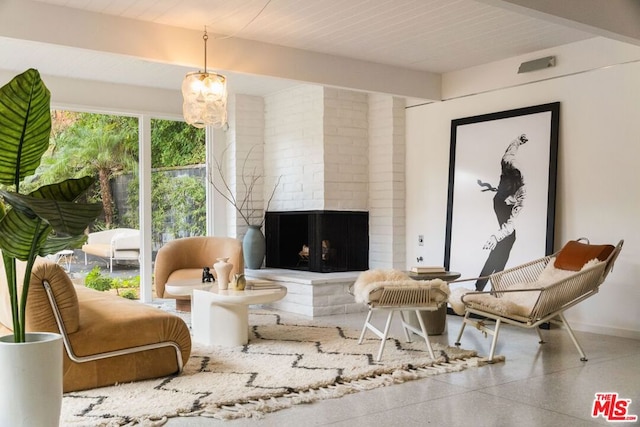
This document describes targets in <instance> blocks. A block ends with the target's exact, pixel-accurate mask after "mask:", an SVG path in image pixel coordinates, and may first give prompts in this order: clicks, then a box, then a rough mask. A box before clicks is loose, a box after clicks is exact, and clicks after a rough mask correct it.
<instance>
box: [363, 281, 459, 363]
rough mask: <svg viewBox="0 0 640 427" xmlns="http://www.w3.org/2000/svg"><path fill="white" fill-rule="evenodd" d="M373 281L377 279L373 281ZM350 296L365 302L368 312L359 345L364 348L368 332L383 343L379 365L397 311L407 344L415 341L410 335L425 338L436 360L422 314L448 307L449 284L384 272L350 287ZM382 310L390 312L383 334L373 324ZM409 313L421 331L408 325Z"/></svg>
mask: <svg viewBox="0 0 640 427" xmlns="http://www.w3.org/2000/svg"><path fill="white" fill-rule="evenodd" d="M370 273H373V274H374V276H371V275H370ZM380 274H382V275H383V276H384V275H387V277H383V279H386V280H378V281H376V280H377V279H380V278H381V277H380ZM372 277H376V278H375V279H372ZM362 279H364V280H362ZM368 279H369V280H368ZM371 280H373V281H371ZM350 292H351V293H352V294H353V295H354V296H355V297H356V301H357V302H364V303H366V304H367V306H368V308H369V311H368V313H367V318H366V320H365V322H364V326H363V327H362V333H361V334H360V339H359V340H358V344H362V341H363V340H364V337H365V335H366V333H367V331H371V332H373V333H374V334H375V335H376V336H377V337H378V338H380V340H381V343H380V347H379V350H378V355H377V358H376V361H378V362H379V361H380V360H381V359H382V353H383V351H384V346H385V344H386V342H387V338H388V337H389V328H390V326H391V321H392V319H393V315H394V313H395V312H396V311H399V312H400V317H401V319H402V320H401V321H402V330H403V332H404V336H405V339H406V340H407V342H411V341H412V338H411V333H414V334H416V335H418V336H420V337H422V338H423V339H424V341H425V343H426V345H427V350H428V351H429V356H430V357H431V358H432V359H435V357H434V353H433V349H432V347H431V342H430V341H429V334H428V333H427V326H426V325H425V321H424V319H423V317H422V316H421V315H420V313H421V312H422V311H436V310H438V308H439V307H440V306H442V305H443V304H446V303H447V300H448V297H449V287H448V285H447V283H446V282H444V281H443V280H440V279H435V280H412V279H410V278H409V277H408V276H406V275H405V274H404V273H402V272H399V271H395V270H391V271H389V272H384V271H381V270H376V271H369V272H365V273H363V274H361V276H360V278H359V279H358V280H357V281H356V283H354V286H352V287H351V289H350ZM379 310H380V311H387V312H388V315H387V320H386V323H385V326H384V329H383V330H380V329H379V328H377V327H376V326H375V325H373V323H372V322H371V317H372V315H373V312H374V311H379ZM407 312H414V313H415V314H416V317H417V318H418V323H419V325H420V328H419V329H418V328H417V327H416V326H414V325H411V324H410V323H409V322H408V319H407V318H406V317H405V313H407Z"/></svg>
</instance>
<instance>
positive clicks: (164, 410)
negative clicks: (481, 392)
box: [61, 311, 482, 426]
mask: <svg viewBox="0 0 640 427" xmlns="http://www.w3.org/2000/svg"><path fill="white" fill-rule="evenodd" d="M281 316H282V314H281V313H274V312H269V311H252V312H251V314H250V325H252V326H251V328H252V330H251V334H250V338H249V344H247V345H246V346H240V347H232V348H223V347H205V346H201V345H198V344H195V343H194V346H193V351H192V355H191V358H190V359H189V361H188V363H187V364H186V365H185V369H184V372H183V373H182V374H180V375H176V376H171V377H165V378H159V379H155V380H148V381H141V382H136V383H129V384H120V385H116V386H113V387H104V388H99V389H93V390H86V391H81V392H72V393H67V394H65V395H64V398H63V403H62V416H61V425H62V426H122V425H143V426H160V425H163V424H165V423H166V420H167V418H170V417H177V416H206V417H215V418H220V419H232V418H240V417H260V416H262V415H263V414H264V413H266V412H272V411H276V410H279V409H283V408H287V407H290V406H291V405H294V404H298V403H309V402H313V401H316V400H320V399H329V398H335V397H340V396H343V395H345V394H348V393H354V392H357V391H361V390H366V389H372V388H376V387H381V386H387V385H392V384H394V383H398V382H404V381H407V380H413V379H419V378H424V377H427V376H431V375H437V374H440V373H445V372H454V371H460V370H463V369H465V368H467V367H472V366H479V365H481V364H482V359H480V358H478V357H477V356H476V353H475V352H474V351H467V350H461V349H458V348H456V347H442V346H439V345H437V344H435V343H434V344H433V346H434V352H435V354H436V355H437V356H438V358H437V360H432V359H431V358H430V357H429V353H428V352H427V351H426V346H425V343H424V341H422V340H419V339H415V340H414V342H413V343H405V342H404V338H403V337H398V338H399V339H393V338H389V340H390V342H388V343H387V344H386V346H385V351H384V354H383V357H382V361H381V362H376V361H375V360H374V359H375V355H376V353H377V350H378V346H379V345H380V340H379V339H377V338H375V339H374V338H372V335H371V334H370V335H369V339H366V340H365V342H363V344H362V345H358V337H359V334H360V332H359V331H356V330H350V329H346V328H341V327H327V326H314V325H313V322H312V321H310V320H306V319H305V320H300V319H299V318H297V319H296V320H295V321H294V322H290V321H285V320H283V318H282V317H281ZM363 316H364V313H363ZM363 319H364V317H363Z"/></svg>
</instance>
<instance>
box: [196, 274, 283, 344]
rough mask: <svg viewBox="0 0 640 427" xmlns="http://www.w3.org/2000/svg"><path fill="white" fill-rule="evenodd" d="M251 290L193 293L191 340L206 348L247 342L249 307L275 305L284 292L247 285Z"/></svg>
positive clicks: (275, 287) (265, 285) (257, 284)
mask: <svg viewBox="0 0 640 427" xmlns="http://www.w3.org/2000/svg"><path fill="white" fill-rule="evenodd" d="M247 284H248V285H249V286H253V289H245V290H244V291H236V290H231V289H225V290H220V289H218V288H217V287H215V286H214V287H212V288H211V289H210V290H208V291H203V290H199V289H194V290H193V296H192V297H191V304H192V311H191V326H192V330H193V340H194V341H196V342H199V343H202V344H205V345H221V346H228V347H231V346H239V345H245V344H246V343H247V342H249V305H252V304H266V303H270V302H274V301H278V300H280V299H282V298H284V296H285V295H286V294H287V288H285V287H284V286H280V285H277V284H274V283H271V284H268V283H263V282H252V281H248V282H247Z"/></svg>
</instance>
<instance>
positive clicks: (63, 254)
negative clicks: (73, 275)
mask: <svg viewBox="0 0 640 427" xmlns="http://www.w3.org/2000/svg"><path fill="white" fill-rule="evenodd" d="M73 254H74V252H73V251H72V250H71V249H64V250H61V251H60V252H56V253H55V254H52V255H47V258H49V259H50V260H51V261H53V262H55V263H56V264H61V265H65V266H66V269H65V270H66V272H67V273H69V272H71V262H72V261H73Z"/></svg>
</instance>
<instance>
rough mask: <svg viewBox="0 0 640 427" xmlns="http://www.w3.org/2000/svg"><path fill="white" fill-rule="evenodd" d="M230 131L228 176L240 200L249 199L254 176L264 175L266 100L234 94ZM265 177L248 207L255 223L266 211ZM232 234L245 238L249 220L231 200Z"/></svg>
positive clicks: (229, 223)
mask: <svg viewBox="0 0 640 427" xmlns="http://www.w3.org/2000/svg"><path fill="white" fill-rule="evenodd" d="M228 110H229V114H228V116H229V130H228V131H227V147H228V148H227V150H226V152H225V157H224V162H225V168H226V177H227V179H228V183H229V185H230V187H231V189H232V191H233V193H234V196H235V198H236V200H238V201H241V200H244V199H245V198H246V194H247V189H248V188H249V186H250V185H251V181H252V177H253V176H255V177H260V176H264V174H265V171H264V161H263V159H264V129H265V127H264V99H263V98H262V97H259V96H249V95H234V96H232V97H231V100H230V102H229V106H228ZM264 188H265V180H264V178H260V179H258V180H257V181H256V182H255V185H254V186H253V191H252V193H251V194H252V196H251V197H250V198H249V199H247V200H248V201H250V203H249V204H248V205H247V209H244V210H243V211H244V212H245V216H247V217H248V218H249V221H250V222H251V223H252V224H255V223H260V221H261V220H262V217H263V212H264ZM227 218H228V220H227V225H228V235H229V236H234V237H238V238H242V237H243V236H244V234H245V232H246V229H247V227H246V225H247V224H246V222H245V220H244V219H243V218H242V217H241V216H240V215H239V214H238V213H237V212H236V210H235V209H233V207H232V206H231V204H229V203H227Z"/></svg>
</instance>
